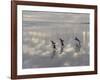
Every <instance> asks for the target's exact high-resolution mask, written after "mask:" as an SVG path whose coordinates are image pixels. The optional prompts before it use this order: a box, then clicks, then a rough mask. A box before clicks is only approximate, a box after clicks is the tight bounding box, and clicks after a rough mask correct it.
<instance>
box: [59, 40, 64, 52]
mask: <svg viewBox="0 0 100 80" xmlns="http://www.w3.org/2000/svg"><path fill="white" fill-rule="evenodd" d="M59 40H60V43H61V50H60V54H62V52H63V50H64V40H63V39H62V38H59Z"/></svg>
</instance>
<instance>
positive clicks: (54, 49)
mask: <svg viewBox="0 0 100 80" xmlns="http://www.w3.org/2000/svg"><path fill="white" fill-rule="evenodd" d="M51 43H52V48H53V54H52V56H51V58H53V57H54V56H55V54H56V50H57V48H56V43H55V42H54V41H52V40H51Z"/></svg>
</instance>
